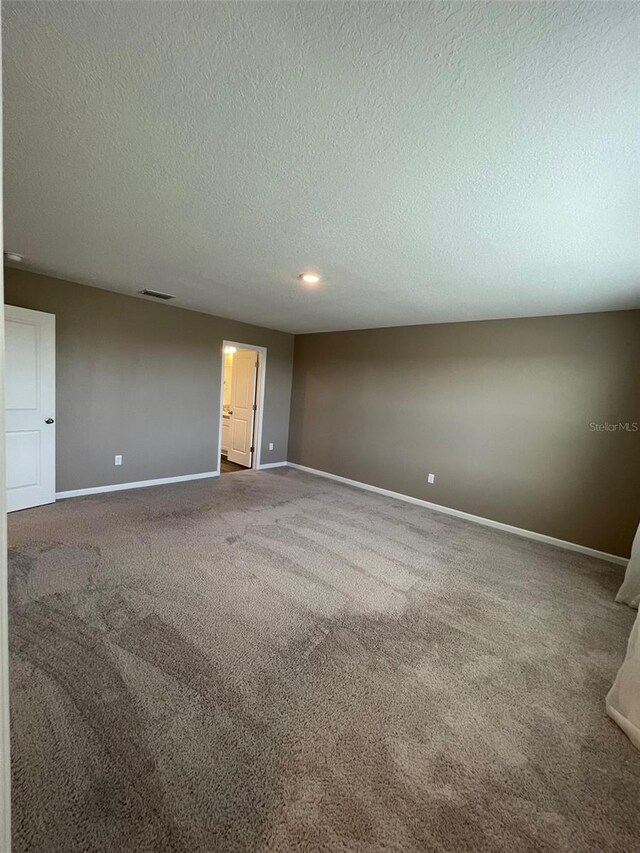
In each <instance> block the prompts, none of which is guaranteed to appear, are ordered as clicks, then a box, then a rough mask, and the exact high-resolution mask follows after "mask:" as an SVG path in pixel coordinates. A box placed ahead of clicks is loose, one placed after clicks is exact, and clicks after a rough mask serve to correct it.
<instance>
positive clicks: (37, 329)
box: [4, 305, 56, 512]
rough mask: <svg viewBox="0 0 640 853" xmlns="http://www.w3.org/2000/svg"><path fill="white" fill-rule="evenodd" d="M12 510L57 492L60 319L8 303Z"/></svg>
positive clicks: (7, 412) (7, 391)
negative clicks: (57, 338) (57, 328)
mask: <svg viewBox="0 0 640 853" xmlns="http://www.w3.org/2000/svg"><path fill="white" fill-rule="evenodd" d="M4 380H5V431H6V453H7V510H8V512H13V511H15V510H18V509H26V508H27V507H30V506H39V505H40V504H47V503H53V501H54V500H55V492H56V437H55V436H56V434H55V402H56V388H55V382H56V375H55V316H54V315H53V314H45V313H43V312H42V311H30V310H28V309H26V308H16V307H15V306H13V305H5V376H4Z"/></svg>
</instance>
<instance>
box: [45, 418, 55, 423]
mask: <svg viewBox="0 0 640 853" xmlns="http://www.w3.org/2000/svg"><path fill="white" fill-rule="evenodd" d="M44 422H45V424H52V423H53V418H45V419H44Z"/></svg>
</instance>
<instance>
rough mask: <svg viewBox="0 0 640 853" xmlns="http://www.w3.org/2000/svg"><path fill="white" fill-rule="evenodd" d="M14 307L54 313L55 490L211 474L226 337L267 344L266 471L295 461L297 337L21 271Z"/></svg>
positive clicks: (8, 295)
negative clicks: (290, 449) (291, 428)
mask: <svg viewBox="0 0 640 853" xmlns="http://www.w3.org/2000/svg"><path fill="white" fill-rule="evenodd" d="M5 302H7V303H8V304H10V305H18V306H21V307H23V308H32V309H34V310H36V311H47V312H49V313H51V314H55V315H56V360H57V363H56V400H57V404H56V407H57V412H56V424H57V429H56V440H57V454H56V455H57V462H56V466H57V484H56V488H57V490H58V491H67V490H71V489H82V488H88V487H92V486H105V485H111V484H115V483H129V482H135V481H137V480H151V479H157V478H160V477H174V476H180V475H183V474H197V473H201V472H204V471H214V470H215V469H216V468H217V467H218V420H219V406H220V371H221V358H222V342H223V340H224V339H225V338H226V339H229V340H236V341H240V342H241V343H247V344H253V345H258V346H264V347H267V376H266V395H265V413H264V429H263V433H262V437H263V446H262V463H263V464H264V463H268V462H279V461H283V460H285V459H286V451H287V431H288V425H289V402H290V394H291V359H292V352H293V336H292V335H288V334H285V333H283V332H275V331H270V330H268V329H261V328H259V327H257V326H249V325H246V324H244V323H236V322H234V321H232V320H223V319H221V318H219V317H212V316H210V315H207V314H199V313H196V312H195V311H186V310H184V309H180V308H178V307H177V306H175V305H163V304H158V303H154V302H149V301H148V300H143V299H137V298H135V297H129V296H122V295H120V294H116V293H110V292H107V291H105V290H98V289H96V288H92V287H86V286H84V285H80V284H73V283H71V282H68V281H61V280H59V279H54V278H48V277H46V276H41V275H36V274H34V273H29V272H24V271H18V270H14V269H6V270H5ZM270 441H272V442H273V443H274V449H273V450H272V451H269V450H267V447H268V443H269V442H270ZM117 453H121V454H122V455H123V457H124V459H123V465H122V467H116V466H115V465H114V464H113V457H114V455H115V454H117Z"/></svg>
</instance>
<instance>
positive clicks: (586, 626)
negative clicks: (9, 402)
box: [9, 469, 640, 853]
mask: <svg viewBox="0 0 640 853" xmlns="http://www.w3.org/2000/svg"><path fill="white" fill-rule="evenodd" d="M9 531H10V543H11V558H10V592H11V619H10V634H11V652H12V670H11V690H12V693H11V700H12V724H13V740H12V745H13V834H14V841H15V848H14V853H25V851H29V853H57V851H60V853H75V851H78V853H79V851H83V853H91V852H92V851H109V853H111V851H113V853H121V851H136V853H145V851H149V852H150V853H151V851H153V853H161V851H180V853H205V851H206V853H214V851H216V853H217V851H223V853H226V852H227V851H278V853H287V851H305V853H307V851H309V852H310V851H341V853H365V851H366V853H369V851H393V852H394V853H411V851H421V853H422V851H456V853H458V852H459V851H509V853H512V851H518V853H525V851H572V853H575V851H632V850H637V849H638V844H639V843H640V753H639V752H638V751H637V750H634V749H633V747H632V746H631V744H630V743H629V741H628V740H627V738H626V737H625V736H624V735H623V734H622V732H621V731H620V730H619V729H618V728H617V727H616V726H615V724H614V723H613V722H611V720H609V719H608V718H607V717H606V716H605V712H604V697H605V694H606V692H607V690H608V689H609V687H610V686H611V683H612V681H613V678H614V676H615V673H616V670H617V668H618V666H619V665H620V662H621V660H622V658H623V655H624V649H625V644H626V640H627V637H628V635H629V631H630V628H631V624H632V622H633V617H634V612H633V611H631V610H630V609H629V608H628V607H625V606H623V605H619V604H614V602H613V597H614V595H615V591H616V589H617V586H618V584H619V582H620V580H621V577H622V570H621V569H620V568H619V567H615V566H611V565H607V564H605V563H602V562H599V561H597V560H593V559H590V558H587V557H582V556H579V555H576V554H571V553H569V552H563V551H560V550H556V549H554V548H552V547H550V546H547V545H543V544H540V543H535V542H529V541H526V540H524V539H519V538H517V537H514V536H510V535H508V534H503V533H500V532H498V531H494V530H490V529H487V528H483V527H479V526H476V525H473V524H470V523H467V522H463V521H460V520H457V519H454V518H451V517H448V516H445V515H441V514H437V513H431V512H428V511H425V510H424V509H421V508H419V507H415V506H411V505H407V504H403V503H400V502H397V501H394V500H391V499H388V498H383V497H379V496H377V495H373V494H369V493H366V492H362V491H357V490H355V489H351V488H349V487H347V486H342V485H339V484H336V483H332V482H329V481H327V480H322V479H319V478H315V477H312V476H310V475H306V474H303V473H301V472H298V471H294V470H290V469H279V470H277V471H276V472H273V473H271V472H269V473H268V472H261V473H254V472H246V473H245V472H243V473H238V474H234V476H225V477H221V478H219V479H218V480H201V481H199V482H194V483H185V484H176V485H173V486H161V487H159V488H153V489H140V490H137V491H132V492H119V493H114V494H111V495H100V496H95V497H87V498H80V499H75V500H68V501H61V502H59V503H58V504H56V505H54V506H49V507H42V508H40V509H35V510H30V511H26V512H22V513H15V514H14V515H12V516H11V517H10V520H9Z"/></svg>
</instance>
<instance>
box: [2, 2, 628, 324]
mask: <svg viewBox="0 0 640 853" xmlns="http://www.w3.org/2000/svg"><path fill="white" fill-rule="evenodd" d="M639 13H640V7H639V6H638V5H637V4H635V3H626V4H625V3H615V2H609V3H591V2H587V3H572V2H559V3H513V4H512V3H491V4H486V3H454V4H448V3H439V2H434V3H402V2H393V3H383V2H377V3H362V4H358V3H344V4H343V3H327V4H325V3H307V2H300V3H286V2H280V3H269V2H262V3H238V2H233V3H213V2H212V3H195V2H181V3H143V2H135V3H120V2H115V3H111V2H108V3H104V2H101V3H94V2H87V3H84V2H70V3H58V2H45V3H26V2H18V3H11V2H4V3H3V29H4V34H3V49H4V64H5V76H4V99H5V113H4V128H5V209H6V214H5V228H6V235H5V246H6V248H7V249H11V250H14V251H18V252H21V253H23V254H24V255H25V257H26V259H27V260H26V266H27V267H29V268H31V269H36V270H42V271H44V272H48V273H50V274H52V275H55V276H58V277H62V278H69V279H73V280H76V281H80V282H86V283H88V284H93V285H96V286H99V287H105V288H108V289H110V290H116V291H121V292H123V293H136V292H137V291H138V290H140V289H141V288H142V287H150V288H156V289H159V290H167V291H169V292H170V293H174V294H176V296H177V297H178V299H177V304H180V305H183V306H186V307H189V308H195V309H199V310H204V311H209V312H211V313H215V314H220V315H222V316H227V317H233V318H236V319H240V320H246V321H249V322H255V323H259V324H261V325H265V326H270V327H274V328H279V329H284V330H288V331H310V330H325V329H345V328H358V327H370V326H389V325H399V324H405V323H424V322H427V323H429V322H442V321H451V320H470V319H481V318H494V317H515V316H525V315H538V314H559V313H571V312H582V311H597V310H601V309H609V308H628V307H638V306H640V286H639V283H640V275H639V273H640V250H639V231H640V222H639V219H640V213H639V204H638V183H639V169H638V119H639V113H638V99H639V95H640V87H639V84H638V80H639V79H640V77H639V75H640V62H639V59H638V57H639V56H640V51H639V50H638V48H639V44H638V21H639ZM307 268H312V269H317V270H318V271H320V272H321V273H322V276H323V285H322V286H321V287H319V288H316V289H315V290H308V289H304V288H303V287H302V286H301V285H300V284H299V283H298V282H297V281H296V275H297V273H299V272H300V271H302V270H304V269H307ZM168 310H170V309H168Z"/></svg>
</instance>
